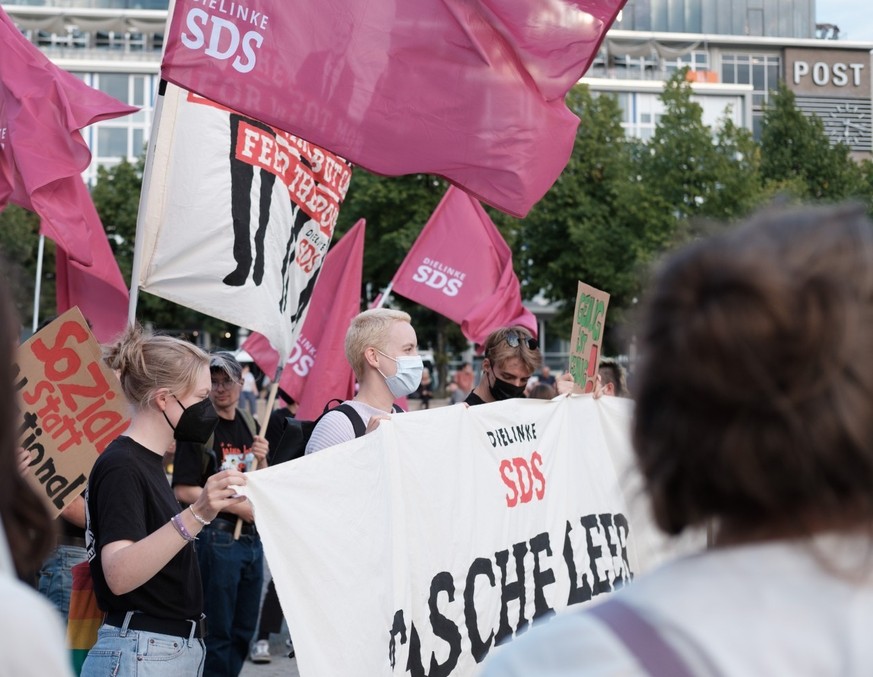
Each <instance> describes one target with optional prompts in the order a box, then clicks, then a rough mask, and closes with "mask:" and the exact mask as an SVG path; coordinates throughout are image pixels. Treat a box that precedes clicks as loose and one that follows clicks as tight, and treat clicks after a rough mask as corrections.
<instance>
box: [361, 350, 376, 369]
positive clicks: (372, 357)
mask: <svg viewBox="0 0 873 677" xmlns="http://www.w3.org/2000/svg"><path fill="white" fill-rule="evenodd" d="M364 359H365V360H366V361H367V364H369V365H370V366H371V367H373V369H378V368H379V353H378V351H377V350H376V348H375V347H374V346H367V348H365V349H364Z"/></svg>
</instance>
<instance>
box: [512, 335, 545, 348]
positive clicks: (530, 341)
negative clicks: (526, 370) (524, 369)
mask: <svg viewBox="0 0 873 677" xmlns="http://www.w3.org/2000/svg"><path fill="white" fill-rule="evenodd" d="M522 341H524V342H525V343H527V347H528V348H530V349H531V350H536V349H537V348H538V347H539V345H540V343H539V341H537V340H536V339H535V338H533V337H527V336H522V335H521V334H519V333H518V332H515V331H508V332H506V342H507V343H508V344H509V345H510V347H512V348H518V345H519V343H521V342H522Z"/></svg>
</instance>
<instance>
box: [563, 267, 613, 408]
mask: <svg viewBox="0 0 873 677" xmlns="http://www.w3.org/2000/svg"><path fill="white" fill-rule="evenodd" d="M607 306H609V294H607V293H606V292H604V291H600V290H599V289H595V288H594V287H592V286H591V285H587V284H585V283H584V282H580V283H579V287H578V291H577V292H576V309H575V311H574V312H573V334H572V337H571V338H570V373H571V374H572V375H573V380H574V381H575V382H576V386H575V387H574V390H575V391H576V392H580V393H590V392H592V391H593V390H594V384H595V381H596V379H597V365H598V363H599V362H600V346H601V345H602V344H603V327H604V325H605V320H606V308H607Z"/></svg>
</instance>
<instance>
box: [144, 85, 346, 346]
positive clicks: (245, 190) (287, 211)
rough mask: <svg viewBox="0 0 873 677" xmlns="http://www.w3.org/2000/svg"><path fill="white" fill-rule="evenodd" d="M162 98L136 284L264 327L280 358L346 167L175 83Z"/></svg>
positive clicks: (321, 250)
mask: <svg viewBox="0 0 873 677" xmlns="http://www.w3.org/2000/svg"><path fill="white" fill-rule="evenodd" d="M160 98H161V101H160V102H159V106H158V110H159V114H158V116H157V118H156V123H155V132H156V133H155V135H154V138H153V140H152V144H153V146H152V148H150V153H149V161H148V164H147V167H146V176H145V180H144V194H143V208H142V209H141V213H140V221H139V223H138V227H137V232H138V236H137V237H138V238H139V239H140V240H141V242H139V243H138V247H140V248H141V251H142V264H141V267H140V274H139V285H140V287H141V288H142V289H143V290H145V291H148V292H150V293H152V294H155V295H156V296H160V297H163V298H165V299H168V300H170V301H175V302H176V303H179V304H181V305H184V306H187V307H189V308H194V309H195V310H198V311H200V312H202V313H205V314H207V315H211V316H213V317H217V318H220V319H223V320H226V321H228V322H233V323H234V324H237V325H240V326H243V327H247V328H249V329H251V330H253V331H257V332H260V333H261V334H263V335H264V336H266V337H267V338H268V339H269V340H270V342H271V343H272V344H273V346H275V347H276V348H277V349H278V350H279V352H280V354H281V355H282V363H284V361H285V359H287V357H288V355H289V354H290V352H291V349H292V347H293V346H294V342H295V341H296V338H297V333H298V332H299V329H300V327H301V325H302V321H303V318H304V317H305V313H306V310H307V308H308V305H309V299H310V298H311V295H312V290H313V287H314V286H315V281H316V277H317V274H318V271H319V270H320V269H321V265H322V263H323V262H324V257H325V255H326V254H327V250H328V247H329V246H330V240H331V237H332V235H333V230H334V226H335V224H336V219H337V215H338V212H339V205H340V203H341V202H342V200H343V198H344V197H345V194H346V191H347V190H348V186H349V181H350V179H351V168H350V166H349V164H348V163H347V162H345V160H343V159H342V158H339V157H338V156H336V155H333V154H332V153H329V152H327V151H325V150H322V149H321V148H318V147H316V146H313V145H311V144H309V143H308V142H306V141H304V140H302V139H299V138H297V137H295V136H293V135H291V134H287V133H285V132H283V131H281V130H278V129H276V128H274V127H270V126H269V125H266V124H264V123H262V122H259V121H257V120H253V119H251V118H248V117H246V116H243V115H240V114H237V113H235V112H234V111H230V110H228V109H227V108H224V107H222V106H219V105H217V104H214V103H212V102H210V101H208V100H206V99H204V98H202V97H199V96H196V95H194V94H191V93H189V92H186V91H185V90H182V89H179V88H178V87H175V86H173V85H167V86H166V90H165V91H164V93H163V94H162V95H161V97H160Z"/></svg>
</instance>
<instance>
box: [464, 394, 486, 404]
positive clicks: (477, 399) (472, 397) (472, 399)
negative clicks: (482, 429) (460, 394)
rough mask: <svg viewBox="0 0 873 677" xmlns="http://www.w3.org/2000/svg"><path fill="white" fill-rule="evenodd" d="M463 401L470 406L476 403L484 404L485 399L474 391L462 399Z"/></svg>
mask: <svg viewBox="0 0 873 677" xmlns="http://www.w3.org/2000/svg"><path fill="white" fill-rule="evenodd" d="M464 402H466V403H467V404H469V405H470V406H471V407H475V406H476V405H477V404H485V400H483V399H482V398H481V397H479V396H478V395H477V394H476V392H475V391H473V392H471V393H470V394H469V395H467V399H466V400H464Z"/></svg>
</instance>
